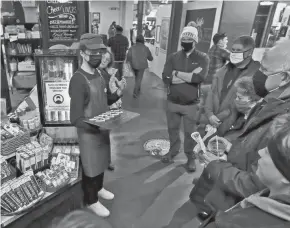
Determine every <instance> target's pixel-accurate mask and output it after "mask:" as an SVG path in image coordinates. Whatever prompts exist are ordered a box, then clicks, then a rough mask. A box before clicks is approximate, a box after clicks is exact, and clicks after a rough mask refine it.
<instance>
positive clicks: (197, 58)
mask: <svg viewBox="0 0 290 228" xmlns="http://www.w3.org/2000/svg"><path fill="white" fill-rule="evenodd" d="M197 43H198V31H197V29H196V28H195V27H185V28H184V29H183V31H182V33H181V46H182V49H183V50H181V51H178V52H175V53H173V54H171V55H170V56H169V57H168V59H167V61H166V63H165V66H164V70H163V73H162V79H163V81H164V83H165V84H166V85H167V87H168V95H167V110H166V115H167V125H168V134H169V140H170V150H169V153H168V154H167V155H165V156H164V157H163V158H162V162H164V163H168V162H171V161H172V159H173V158H174V157H175V156H176V155H177V154H178V153H179V150H180V143H181V141H180V135H179V134H180V124H181V120H182V119H183V125H184V152H185V154H186V156H187V164H186V168H187V170H188V171H189V172H194V171H195V170H196V164H195V155H194V152H193V148H194V143H193V140H192V138H191V133H192V132H194V130H195V128H196V119H197V115H198V112H199V102H200V101H199V85H200V83H202V82H203V81H204V80H205V78H206V75H207V73H208V66H209V58H208V56H207V55H206V54H205V53H203V52H200V51H198V50H196V48H195V45H196V44H197Z"/></svg>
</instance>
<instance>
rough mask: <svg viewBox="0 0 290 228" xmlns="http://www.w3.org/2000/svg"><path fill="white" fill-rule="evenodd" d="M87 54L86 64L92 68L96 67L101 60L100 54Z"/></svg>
mask: <svg viewBox="0 0 290 228" xmlns="http://www.w3.org/2000/svg"><path fill="white" fill-rule="evenodd" d="M88 56H89V61H87V62H88V64H89V65H90V66H91V67H92V68H98V67H99V66H100V64H101V62H102V56H101V55H88Z"/></svg>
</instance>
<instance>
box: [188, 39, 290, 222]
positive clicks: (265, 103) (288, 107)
mask: <svg viewBox="0 0 290 228" xmlns="http://www.w3.org/2000/svg"><path fill="white" fill-rule="evenodd" d="M289 45H290V40H283V41H280V42H278V43H277V44H276V46H274V47H273V48H271V49H270V50H269V51H267V52H266V53H265V54H264V57H263V59H262V62H261V68H260V70H259V71H257V72H256V73H255V75H254V76H253V84H254V88H255V91H256V93H257V95H259V96H260V97H264V99H262V100H261V101H260V102H258V103H257V104H256V106H255V107H254V108H253V109H252V110H251V112H250V113H249V117H248V119H247V121H246V123H245V124H244V127H243V129H242V131H241V133H240V134H239V135H238V136H237V139H236V140H234V141H233V142H232V143H230V142H228V141H227V140H224V143H225V144H226V145H227V147H228V151H227V153H228V156H227V162H220V161H217V160H215V161H208V165H207V167H206V168H205V169H204V171H203V173H202V175H201V178H200V179H199V180H198V181H197V183H196V185H195V187H194V188H193V190H192V192H191V194H190V198H191V200H192V202H194V203H195V205H196V206H197V207H198V209H199V211H202V212H201V213H200V214H199V216H200V217H201V218H205V217H207V216H208V215H209V214H210V213H211V211H212V208H209V207H208V206H207V205H206V204H205V203H204V200H205V198H206V196H207V194H208V193H209V192H210V191H212V192H211V193H210V194H209V196H213V195H215V197H214V199H213V197H209V196H207V197H208V198H210V199H207V201H211V202H210V204H211V205H219V207H220V208H219V209H221V208H222V209H227V208H229V207H230V206H232V205H233V203H235V202H236V201H239V200H241V199H243V198H245V197H247V196H249V195H251V194H253V193H255V192H258V191H259V190H261V188H263V187H264V186H263V185H262V184H261V182H260V181H259V180H258V179H257V177H256V176H255V175H254V173H255V164H256V162H257V160H258V159H259V155H258V153H257V151H258V150H259V149H262V148H264V147H265V146H266V145H267V143H268V140H269V137H271V132H270V131H269V129H270V126H271V125H272V124H273V119H274V118H275V117H277V116H279V115H283V114H285V113H288V112H289V111H290V73H289V72H290V50H289V48H287V47H289ZM250 183H251V184H250ZM213 186H214V188H213ZM223 192H226V193H227V196H228V197H227V199H228V200H224V201H223V202H222V204H219V203H214V202H213V201H215V200H218V199H219V198H221V197H219V196H218V195H222V194H220V193H223Z"/></svg>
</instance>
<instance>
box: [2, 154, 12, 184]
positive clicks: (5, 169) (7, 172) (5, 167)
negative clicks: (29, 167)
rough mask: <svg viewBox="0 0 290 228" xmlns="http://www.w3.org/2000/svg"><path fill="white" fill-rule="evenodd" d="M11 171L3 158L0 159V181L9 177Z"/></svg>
mask: <svg viewBox="0 0 290 228" xmlns="http://www.w3.org/2000/svg"><path fill="white" fill-rule="evenodd" d="M11 174H12V173H11V170H10V168H9V166H8V163H7V161H6V159H5V158H3V157H1V180H2V179H4V178H6V177H9V176H10V175H11Z"/></svg>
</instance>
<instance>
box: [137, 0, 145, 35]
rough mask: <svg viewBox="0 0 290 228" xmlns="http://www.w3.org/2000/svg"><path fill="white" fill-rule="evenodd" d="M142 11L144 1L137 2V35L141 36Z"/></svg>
mask: <svg viewBox="0 0 290 228" xmlns="http://www.w3.org/2000/svg"><path fill="white" fill-rule="evenodd" d="M143 10H144V1H140V0H139V1H138V6H137V35H140V34H141V35H142V32H143Z"/></svg>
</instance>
